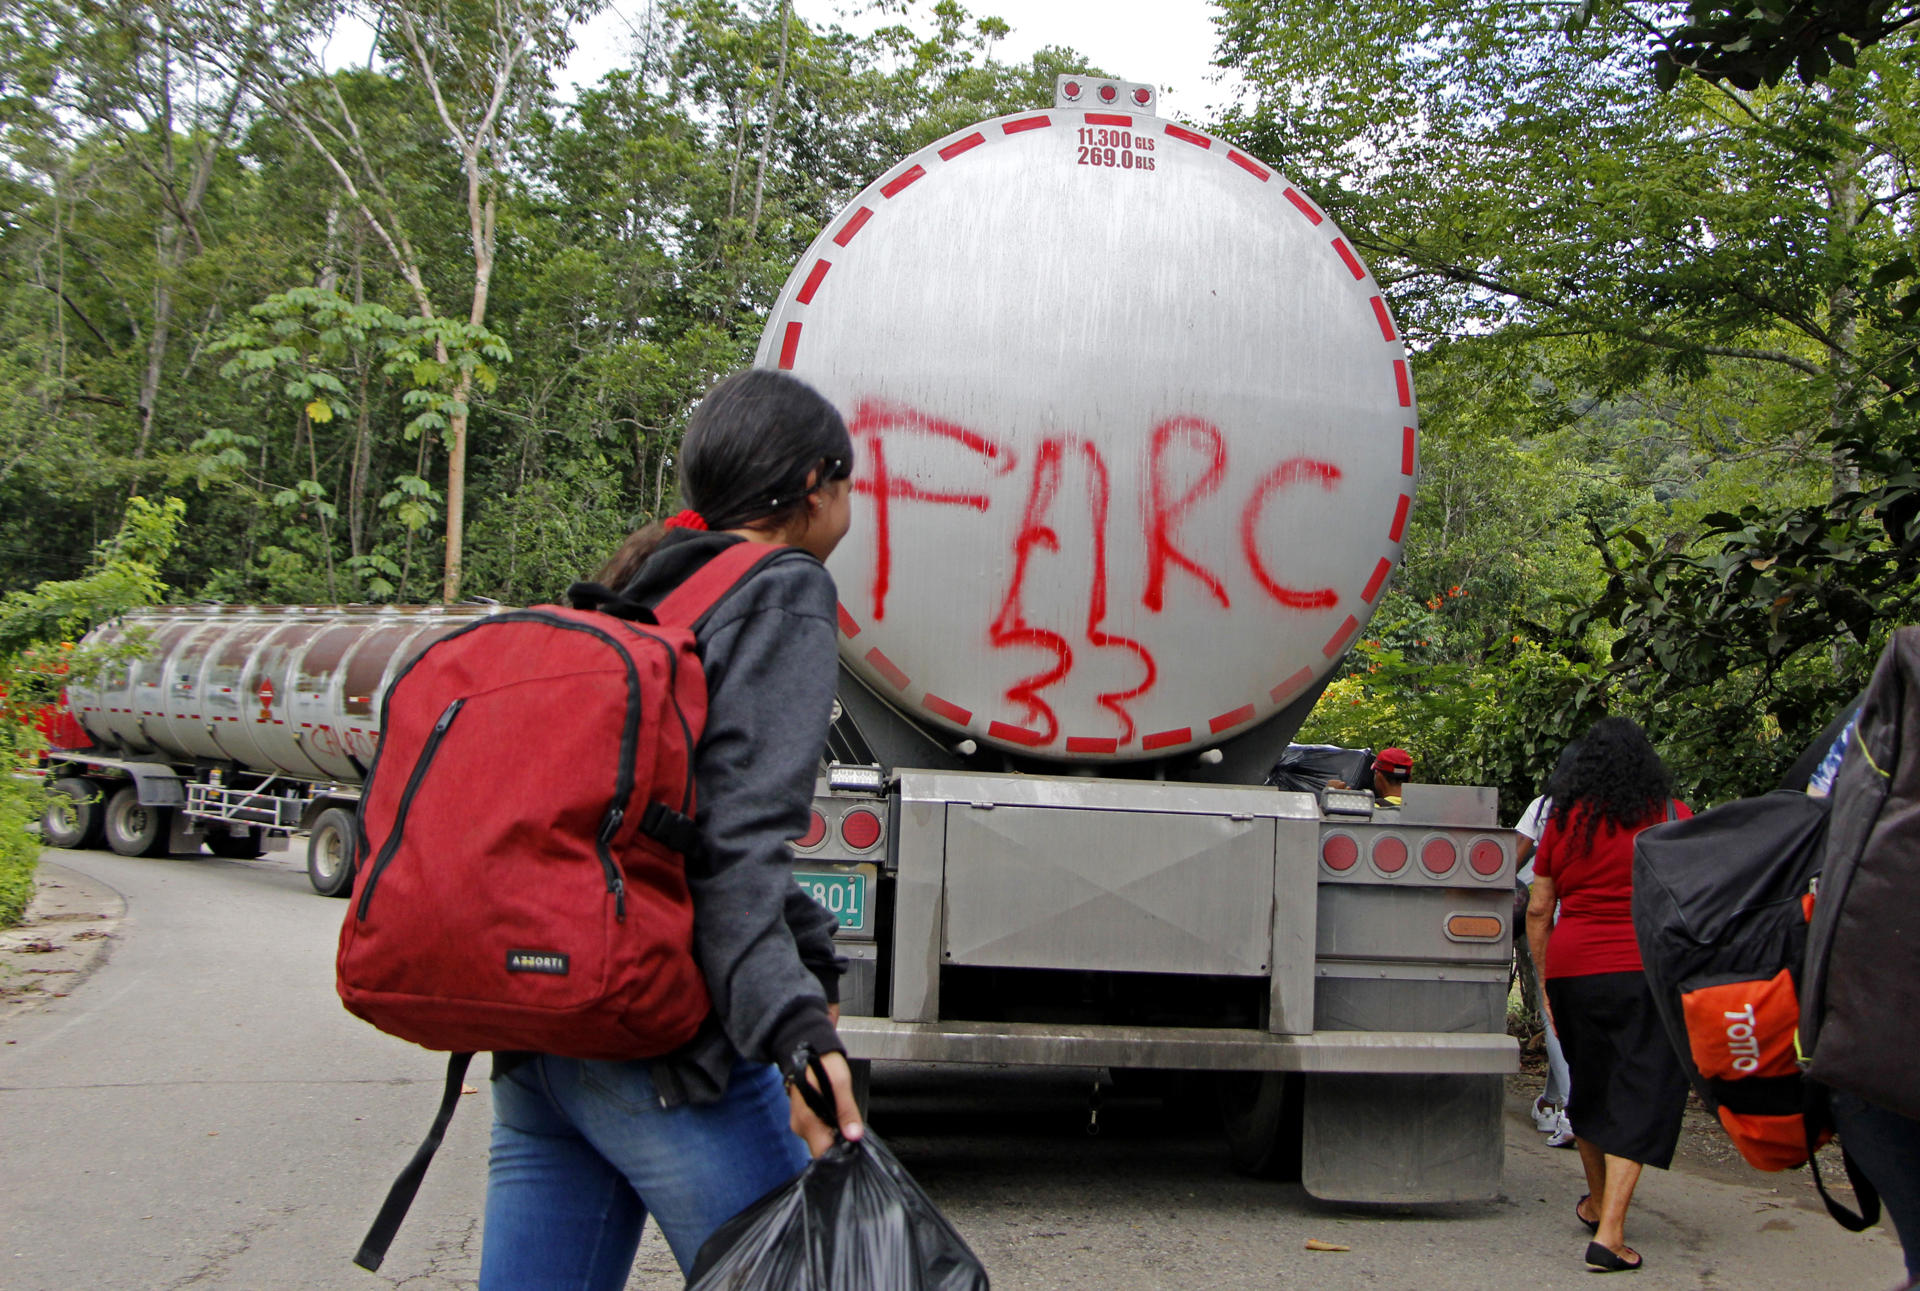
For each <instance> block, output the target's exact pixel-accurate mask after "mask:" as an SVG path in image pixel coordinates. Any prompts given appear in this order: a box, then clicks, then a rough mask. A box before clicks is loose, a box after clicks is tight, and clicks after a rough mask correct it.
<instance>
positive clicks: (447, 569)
mask: <svg viewBox="0 0 1920 1291" xmlns="http://www.w3.org/2000/svg"><path fill="white" fill-rule="evenodd" d="M5 7H6V9H7V12H8V15H9V21H8V22H7V23H6V24H5V26H4V28H0V593H4V594H5V599H4V600H3V601H0V656H3V657H4V659H5V662H6V666H7V669H8V673H7V685H8V687H9V690H10V694H11V695H12V700H13V702H19V701H21V700H22V699H23V698H26V697H30V696H31V695H33V694H34V693H35V691H36V688H38V689H39V690H42V691H44V690H45V689H46V688H47V687H48V686H50V685H52V684H53V683H54V681H57V674H58V669H59V668H64V667H65V666H67V665H66V662H65V661H64V660H58V661H56V660H55V659H54V655H55V654H56V653H57V652H58V650H59V643H60V641H61V640H63V639H73V638H74V637H75V636H77V634H78V633H79V632H82V631H84V629H85V627H86V626H87V624H88V623H89V622H91V621H95V620H97V619H99V618H100V617H103V616H105V615H108V614H111V613H114V612H117V611H118V610H120V609H124V608H126V607H127V606H129V605H131V604H137V603H141V602H145V601H155V600H197V601H225V602H235V603H240V602H256V603H275V602H296V603H297V602H306V603H326V602H346V601H372V602H425V601H435V600H441V599H447V600H453V599H459V598H463V597H472V596H484V597H490V598H494V599H496V600H499V601H502V602H507V603H525V602H528V601H532V600H537V599H544V598H551V597H553V596H554V595H556V594H557V592H558V591H559V590H560V589H562V588H564V587H565V586H566V584H567V583H568V582H570V581H572V580H573V579H574V578H576V577H579V576H581V575H582V574H583V573H585V572H587V571H590V570H592V569H593V568H594V567H596V566H597V565H598V564H599V563H600V561H601V560H602V559H603V558H604V557H605V556H606V554H607V553H608V552H610V551H611V550H612V548H613V547H614V546H615V545H616V544H617V543H618V541H619V539H620V538H621V537H622V536H623V535H624V534H626V533H627V532H628V531H629V530H630V529H632V528H633V527H635V526H636V525H638V524H640V523H643V522H645V521H646V520H648V519H651V518H652V517H654V516H656V515H659V514H661V513H662V512H663V511H665V510H670V509H672V507H673V505H674V499H673V478H672V468H671V463H672V460H673V454H674V449H675V444H676V439H677V435H678V433H679V430H680V427H681V425H682V423H683V421H684V418H685V415H686V413H687V410H688V408H689V405H690V403H691V402H692V400H693V399H694V397H695V396H696V395H697V393H698V392H699V391H700V390H701V389H703V388H704V386H705V385H707V384H708V383H709V382H710V381H711V380H712V379H713V378H714V377H715V376H716V375H718V374H721V373H724V372H726V371H728V370H730V369H733V368H736V367H738V366H741V365H742V364H743V363H745V362H747V361H749V360H750V358H751V355H752V350H753V346H754V343H755V341H756V340H757V338H758V334H759V331H760V327H761V323H762V322H763V320H764V318H765V315H766V312H767V311H768V309H769V307H770V306H771V304H772V301H773V298H774V296H775V295H776V293H777V292H778V290H779V288H780V286H781V284H782V282H783V281H784V280H785V278H786V275H787V274H788V272H789V270H790V269H791V267H792V265H793V264H794V262H795V261H796V259H797V258H798V257H799V256H800V254H801V252H802V251H803V250H804V248H805V247H806V246H807V244H808V243H809V242H810V240H811V239H812V238H813V236H814V235H815V234H816V233H817V232H818V231H819V230H820V228H821V227H822V226H823V223H824V222H825V221H827V220H828V219H829V218H830V217H831V216H832V215H833V213H834V212H835V211H837V210H838V209H839V207H840V206H841V205H842V204H843V203H845V202H846V201H847V200H848V199H849V198H850V197H851V196H852V195H853V194H855V193H856V192H857V191H858V190H859V189H860V188H861V187H862V186H863V185H865V184H866V183H867V182H868V181H869V180H871V179H872V178H873V177H875V176H876V175H878V174H880V173H881V172H882V171H883V170H884V169H885V168H886V167H887V166H888V165H890V164H891V163H892V162H893V160H895V159H896V158H898V157H899V156H901V155H902V154H904V153H906V152H908V151H910V150H912V149H914V148H916V147H918V146H920V145H922V144H924V143H926V142H929V141H931V140H933V139H936V138H939V137H940V136H942V135H943V134H946V133H948V132H949V131H951V130H953V129H954V128H956V127H958V126H960V125H962V124H965V123H967V122H970V121H974V120H978V119H981V118H984V117H988V116H992V115H996V114H999V113H1003V112H1010V111H1014V110H1016V109H1021V108H1027V107H1034V106H1039V105H1043V104H1046V103H1049V102H1051V95H1052V85H1053V80H1054V76H1055V74H1056V73H1057V72H1063V71H1080V72H1084V71H1097V70H1099V69H1094V68H1089V67H1088V66H1087V64H1086V61H1085V60H1084V59H1083V58H1082V57H1081V56H1080V55H1078V54H1077V53H1075V52H1074V51H1072V50H1069V49H1059V48H1049V49H1044V50H1042V51H1040V52H1039V53H1038V54H1036V55H1034V56H1033V57H1032V58H1030V59H1028V60H1026V61H1016V62H1009V61H1005V60H1003V59H1002V58H999V57H996V45H997V44H998V42H999V40H1000V38H1001V37H1003V36H1004V35H1005V34H1006V32H1007V30H1008V27H1007V23H1006V21H1004V20H1003V18H1001V17H999V16H995V15H992V14H987V13H978V14H976V13H973V12H969V11H968V10H966V9H964V8H962V7H961V6H960V4H959V3H957V0H940V2H939V3H936V4H933V5H931V7H929V6H928V5H927V4H925V3H924V2H922V3H912V2H911V0H909V2H906V3H902V2H901V0H881V3H880V10H879V11H880V12H881V13H883V14H885V15H887V17H888V21H889V23H890V25H886V26H882V27H880V28H879V29H878V30H877V31H875V32H873V33H872V34H870V35H855V34H852V33H850V32H849V31H847V30H845V29H843V28H841V27H839V26H834V25H825V26H822V25H818V24H814V23H809V22H808V21H806V20H804V19H803V18H802V17H801V16H800V15H799V14H797V13H796V12H795V11H794V9H793V7H792V4H791V3H790V0H679V2H677V3H661V4H659V5H656V6H652V7H650V8H648V9H647V10H645V12H644V15H643V17H642V18H641V19H640V20H639V22H638V23H637V26H636V29H635V31H634V33H633V37H632V44H631V49H630V51H629V56H628V57H627V58H626V59H624V60H623V65H621V66H620V67H619V68H618V69H617V70H614V71H612V72H610V73H608V74H607V75H606V76H605V77H604V78H602V79H601V80H600V81H598V82H597V83H595V84H591V85H584V86H580V87H578V88H577V89H569V90H566V91H565V92H563V90H562V88H561V86H562V82H561V72H562V69H563V68H564V66H565V64H566V59H567V55H568V53H569V51H570V49H571V47H572V42H573V40H574V38H575V36H576V34H577V33H578V31H579V30H580V26H581V24H582V23H583V21H584V20H585V19H586V18H587V17H589V16H590V15H591V13H592V12H593V11H594V10H595V9H596V8H597V7H598V6H597V5H596V3H594V0H558V2H551V3H550V2H547V0H261V3H259V4H255V5H248V6H240V7H236V6H232V5H228V4H217V3H212V2H211V0H5ZM1776 8H1777V9H1778V10H1779V11H1780V12H1776V13H1772V14H1771V15H1769V14H1765V13H1763V12H1762V11H1761V10H1759V9H1754V8H1751V7H1750V6H1746V5H1721V4H1712V3H1694V4H1676V3H1640V2H1634V0H1584V2H1583V3H1578V4H1574V3H1566V2H1563V0H1425V2H1418V3H1416V2H1413V0H1382V2H1381V3H1372V4H1364V5H1355V4H1348V3H1342V2H1341V0H1218V2H1217V3H1216V4H1214V6H1213V14H1214V17H1213V21H1214V25H1215V28H1216V31H1217V33H1218V54H1217V61H1218V63H1219V65H1220V66H1221V67H1222V68H1225V69H1231V70H1232V71H1234V72H1235V73H1237V74H1238V77H1239V84H1240V85H1241V87H1242V88H1241V91H1240V93H1239V97H1238V101H1237V102H1236V104H1235V105H1234V106H1233V107H1232V108H1231V109H1230V110H1228V111H1227V112H1225V114H1224V115H1223V117H1222V119H1219V120H1208V121H1195V122H1191V123H1189V124H1191V125H1194V126H1196V127H1198V128H1201V129H1205V130H1208V131H1211V132H1215V133H1219V134H1222V135H1224V136H1226V137H1228V138H1229V139H1231V140H1233V141H1234V142H1235V143H1236V144H1237V145H1238V146H1240V147H1242V148H1244V149H1245V150H1246V151H1247V152H1248V153H1250V154H1251V155H1253V156H1255V157H1258V158H1260V159H1261V160H1263V161H1265V162H1267V163H1269V164H1271V165H1272V166H1274V167H1276V168H1277V169H1278V170H1279V171H1280V172H1282V173H1283V174H1285V175H1286V176H1287V177H1288V180H1289V182H1291V183H1293V184H1295V185H1297V186H1298V187H1299V188H1300V189H1301V191H1303V192H1305V193H1307V194H1308V195H1309V196H1311V197H1312V199H1313V200H1314V201H1315V202H1317V203H1318V204H1319V205H1320V206H1321V207H1322V208H1324V209H1325V210H1326V211H1327V212H1328V213H1329V214H1330V215H1331V216H1332V217H1333V218H1334V219H1335V220H1336V221H1337V222H1338V223H1339V224H1340V225H1341V226H1342V228H1344V229H1345V230H1346V232H1347V234H1348V236H1349V237H1350V238H1351V239H1352V241H1353V242H1354V244H1355V245H1356V246H1357V247H1358V248H1359V249H1360V250H1361V251H1362V252H1363V254H1364V255H1365V256H1366V258H1367V259H1368V261H1369V263H1370V265H1371V266H1372V268H1373V271H1374V273H1375V275H1376V276H1377V278H1378V279H1379V281H1380V282H1381V283H1382V284H1383V287H1384V289H1385V291H1386V294H1387V296H1388V297H1389V299H1390V301H1391V303H1392V307H1393V309H1394V312H1395V315H1396V317H1397V318H1398V319H1399V320H1400V323H1401V325H1402V330H1403V331H1404V333H1405V334H1406V336H1407V338H1408V344H1409V346H1410V349H1411V351H1412V356H1413V360H1414V365H1415V371H1416V373H1417V380H1418V383H1419V389H1420V402H1421V418H1422V433H1423V437H1424V438H1423V445H1424V446H1423V449H1422V453H1423V461H1422V479H1421V483H1420V491H1419V494H1418V498H1417V502H1416V507H1415V510H1414V513H1413V517H1412V524H1411V528H1410V530H1409V538H1408V545H1407V549H1406V557H1405V562H1404V565H1403V567H1402V568H1401V569H1400V571H1399V572H1398V573H1397V574H1396V576H1395V579H1394V582H1393V584H1392V587H1391V590H1390V591H1389V592H1387V593H1386V594H1385V595H1384V596H1383V598H1382V603H1381V607H1380V609H1379V611H1378V612H1377V614H1376V615H1375V617H1374V619H1373V621H1372V623H1371V625H1370V627H1369V629H1368V631H1367V633H1366V636H1365V639H1364V640H1362V641H1361V642H1359V643H1358V644H1357V646H1356V648H1355V649H1354V650H1353V652H1352V653H1351V654H1350V655H1349V657H1348V659H1347V660H1346V662H1345V665H1344V668H1343V673H1342V676H1341V679H1340V680H1339V681H1337V682H1336V683H1335V684H1334V685H1333V686H1332V687H1331V688H1330V689H1329V690H1328V692H1327V694H1326V696H1325V697H1324V699H1323V700H1322V702H1321V704H1320V706H1319V708H1318V710H1317V711H1316V713H1315V715H1314V717H1313V718H1312V719H1311V721H1310V723H1309V726H1308V727H1307V729H1306V731H1305V732H1304V733H1303V735H1302V738H1303V739H1308V738H1310V739H1317V740H1327V741H1333V742H1340V743H1352V744H1372V745H1380V744H1386V743H1400V744H1405V745H1408V746H1409V747H1411V748H1413V749H1414V750H1415V751H1416V753H1417V754H1418V755H1419V756H1420V758H1421V774H1422V776H1423V777H1430V778H1433V779H1438V780H1447V781H1453V782H1462V783H1479V784H1492V785H1496V786H1499V787H1500V789H1501V795H1502V803H1503V811H1504V812H1505V813H1506V815H1507V816H1509V817H1510V816H1512V815H1513V814H1516V813H1517V812H1518V810H1519V808H1520V807H1521V806H1523V805H1524V804H1525V802H1526V801H1527V799H1528V798H1529V797H1531V795H1532V793H1533V792H1534V789H1535V786H1536V785H1537V784H1538V782H1539V780H1540V779H1541V777H1542V776H1543V775H1544V773H1545V772H1546V771H1547V770H1548V769H1550V767H1551V765H1552V762H1553V759H1554V757H1555V756H1556V754H1557V752H1558V750H1559V748H1560V747H1561V746H1562V745H1563V744H1564V743H1565V742H1566V741H1567V740H1568V739H1569V738H1571V737H1572V736H1573V735H1575V734H1577V733H1578V732H1579V731H1580V730H1581V729H1583V728H1584V727H1585V726H1586V725H1587V724H1589V723H1590V722H1591V721H1592V720H1594V719H1595V718H1596V717H1598V716H1600V715H1602V714H1604V713H1608V712H1618V713H1626V714H1628V715H1630V716H1633V717H1635V718H1636V719H1638V720H1639V721H1641V722H1642V724H1643V725H1645V726H1646V727H1647V729H1648V730H1649V732H1650V733H1651V734H1652V735H1653V737H1654V739H1655V741H1656V743H1657V744H1658V745H1659V746H1660V747H1661V749H1662V750H1663V752H1664V753H1665V754H1666V756H1667V758H1668V760H1669V762H1670V764H1671V765H1672V767H1673V769H1674V772H1675V776H1676V779H1677V782H1678V787H1679V789H1680V791H1681V793H1682V794H1683V796H1687V797H1690V798H1692V799H1694V800H1695V801H1701V802H1706V801H1719V800H1724V799H1725V798H1728V797H1731V796H1735V795H1737V794H1740V793H1743V792H1749V791H1754V790H1758V789H1763V788H1766V787H1768V786H1769V785H1770V784H1771V783H1772V782H1773V780H1774V779H1776V778H1777V777H1778V775H1779V773H1780V771H1781V770H1782V769H1783V768H1784V767H1785V766H1786V764H1787V763H1789V762H1790V761H1792V759H1793V758H1794V757H1795V756H1796V755H1797V754H1798V753H1799V751H1800V749H1801V747H1802V746H1803V745H1804V744H1805V742H1806V741H1807V740H1808V739H1809V738H1810V737H1811V736H1812V735H1813V733H1814V732H1816V731H1818V730H1819V729H1820V727H1821V726H1823V725H1824V724H1825V723H1826V721H1827V720H1828V718H1829V717H1830V716H1831V715H1832V714H1833V712H1834V711H1836V709H1838V708H1839V707H1840V706H1841V705H1842V704H1844V703H1845V702H1846V700H1847V699H1848V698H1849V697H1850V696H1851V695H1852V694H1853V693H1855V692H1856V691H1857V690H1858V689H1859V687H1860V686H1861V685H1862V684H1863V683H1864V680H1865V678H1866V675H1867V672H1868V670H1869V669H1870V668H1871V665H1872V662H1873V659H1874V657H1875V655H1876V654H1877V652H1878V650H1879V648H1880V646H1881V645H1882V644H1883V643H1884V641H1885V639H1886V636H1887V634H1888V633H1889V632H1890V631H1891V630H1892V629H1893V628H1894V627H1896V626H1898V625H1900V624H1902V623H1904V622H1906V621H1907V620H1908V619H1909V618H1910V617H1911V616H1912V607H1913V602H1914V599H1915V595H1916V591H1920V525H1917V524H1916V511H1917V510H1920V498H1917V496H1916V484H1917V481H1916V478H1915V474H1914V465H1913V464H1914V462H1915V460H1916V456H1917V455H1920V453H1917V451H1916V450H1920V416H1917V413H1920V395H1917V394H1916V391H1917V389H1920V387H1917V386H1916V381H1917V380H1920V369H1917V368H1916V362H1917V359H1916V342H1917V341H1920V317H1917V315H1920V276H1916V262H1917V260H1920V231H1917V229H1916V214H1917V213H1920V171H1917V170H1916V157H1917V156H1920V86H1917V85H1916V83H1915V80H1916V73H1920V45H1917V44H1916V40H1915V32H1916V30H1920V28H1917V27H1916V26H1915V25H1914V23H1915V17H1916V9H1915V7H1914V6H1911V5H1905V6H1902V5H1893V4H1890V3H1883V2H1876V3H1872V4H1866V5H1858V4H1853V5H1840V4H1829V3H1823V2H1822V0H1794V2H1793V3H1788V4H1785V5H1783V6H1777V7H1776ZM1783 15H1784V16H1783ZM1118 70H1131V69H1118Z"/></svg>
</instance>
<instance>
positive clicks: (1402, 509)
mask: <svg viewBox="0 0 1920 1291" xmlns="http://www.w3.org/2000/svg"><path fill="white" fill-rule="evenodd" d="M1412 506H1413V499H1412V498H1410V497H1408V496H1407V495H1406V494H1404V493H1402V494H1401V495H1400V501H1399V503H1398V505H1396V506H1395V507H1394V508H1393V527H1392V528H1391V529H1389V530H1387V541H1388V542H1399V541H1400V535H1401V534H1403V533H1405V532H1406V531H1407V512H1408V510H1410V509H1411V508H1412Z"/></svg>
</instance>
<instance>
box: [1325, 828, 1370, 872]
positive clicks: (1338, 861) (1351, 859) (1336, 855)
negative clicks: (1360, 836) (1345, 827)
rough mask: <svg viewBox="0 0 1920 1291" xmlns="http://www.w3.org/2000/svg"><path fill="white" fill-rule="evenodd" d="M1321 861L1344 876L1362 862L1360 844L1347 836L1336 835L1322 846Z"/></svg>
mask: <svg viewBox="0 0 1920 1291" xmlns="http://www.w3.org/2000/svg"><path fill="white" fill-rule="evenodd" d="M1320 859H1321V860H1323V861H1325V862H1326V864H1327V868H1328V869H1330V870H1334V871H1336V872H1338V873H1341V874H1344V873H1346V872H1347V871H1348V870H1350V869H1352V868H1353V867H1354V866H1355V865H1357V864H1359V862H1360V844H1358V843H1356V842H1354V841H1353V839H1352V838H1350V837H1348V836H1347V835H1346V834H1334V835H1332V836H1331V837H1329V838H1328V839H1327V841H1326V842H1324V843H1322V844H1320Z"/></svg>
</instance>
